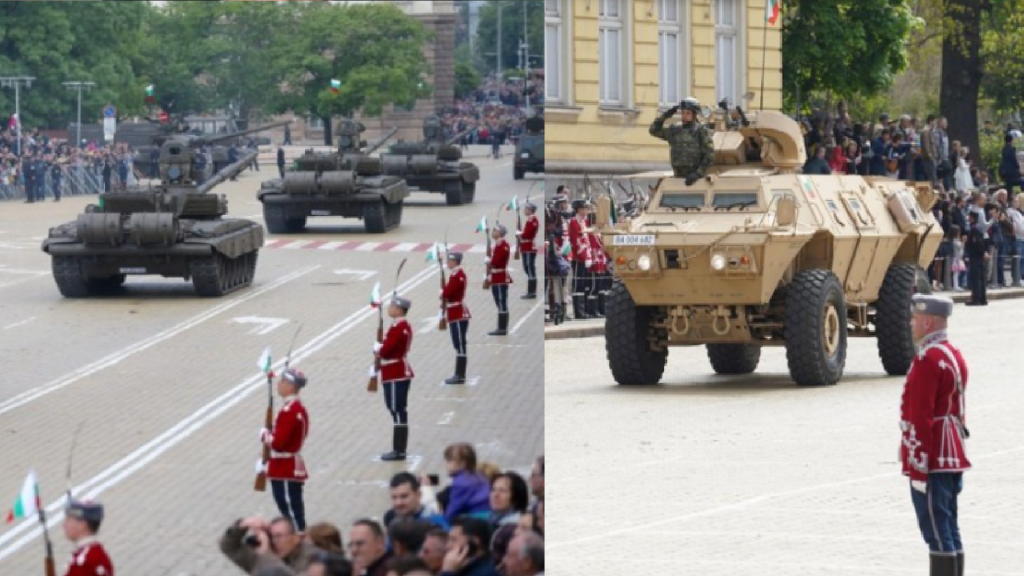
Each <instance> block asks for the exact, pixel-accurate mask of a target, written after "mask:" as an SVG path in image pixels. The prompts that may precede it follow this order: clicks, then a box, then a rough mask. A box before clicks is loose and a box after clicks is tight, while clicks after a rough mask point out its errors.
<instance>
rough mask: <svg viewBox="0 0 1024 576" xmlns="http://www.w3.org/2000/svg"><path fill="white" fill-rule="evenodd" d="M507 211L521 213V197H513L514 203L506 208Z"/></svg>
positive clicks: (510, 203)
mask: <svg viewBox="0 0 1024 576" xmlns="http://www.w3.org/2000/svg"><path fill="white" fill-rule="evenodd" d="M505 210H506V211H512V212H518V211H519V195H518V194H516V195H515V196H513V197H512V201H511V202H509V203H508V206H505Z"/></svg>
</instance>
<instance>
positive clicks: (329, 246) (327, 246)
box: [317, 242, 345, 250]
mask: <svg viewBox="0 0 1024 576" xmlns="http://www.w3.org/2000/svg"><path fill="white" fill-rule="evenodd" d="M342 244H345V242H328V243H326V244H321V245H320V246H318V247H317V250H334V249H335V248H337V247H338V246H341V245H342Z"/></svg>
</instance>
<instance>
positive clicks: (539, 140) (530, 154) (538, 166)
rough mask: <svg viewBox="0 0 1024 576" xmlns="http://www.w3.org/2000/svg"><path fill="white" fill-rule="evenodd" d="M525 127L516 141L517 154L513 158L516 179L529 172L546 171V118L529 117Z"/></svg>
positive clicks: (513, 170)
mask: <svg viewBox="0 0 1024 576" xmlns="http://www.w3.org/2000/svg"><path fill="white" fill-rule="evenodd" d="M524 127H525V128H526V131H524V132H523V133H522V134H521V135H520V136H519V140H518V141H516V155H515V158H514V159H513V160H512V177H513V178H514V179H516V180H522V179H523V176H524V175H525V174H526V173H527V172H533V173H535V174H543V173H544V118H542V117H540V116H535V117H533V118H529V119H527V120H526V122H525V125H524Z"/></svg>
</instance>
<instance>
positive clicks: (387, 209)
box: [257, 120, 409, 234]
mask: <svg viewBox="0 0 1024 576" xmlns="http://www.w3.org/2000/svg"><path fill="white" fill-rule="evenodd" d="M363 130H365V128H364V127H363V125H362V124H360V123H359V122H356V121H354V120H342V121H341V122H340V123H339V124H338V131H337V134H338V142H339V145H338V151H337V152H330V153H323V152H313V151H312V150H308V151H306V153H305V154H303V155H302V156H301V157H300V158H298V159H297V160H296V161H295V166H294V167H293V168H292V169H290V170H288V171H287V172H285V173H284V178H274V179H273V180H268V181H266V182H264V183H263V184H261V185H260V191H259V193H258V194H257V197H258V198H259V201H260V202H262V203H263V219H264V222H266V224H267V228H268V229H269V230H270V232H271V233H273V234H281V233H286V232H301V231H302V230H303V229H304V228H305V227H306V219H307V218H308V217H309V216H343V217H346V218H362V220H363V223H364V224H365V226H366V231H367V232H369V233H382V232H387V231H388V230H391V229H393V228H396V227H398V225H399V224H401V223H402V203H403V202H404V201H405V199H406V198H407V197H408V196H409V188H408V187H407V186H406V185H405V181H404V180H402V179H401V178H398V177H395V176H386V175H383V174H381V170H382V166H381V160H380V159H379V158H373V157H371V156H370V154H372V153H373V152H374V151H375V150H377V149H378V148H380V147H381V146H383V145H384V143H385V142H387V140H388V139H389V138H391V136H393V135H394V134H395V132H397V131H398V128H392V129H391V131H390V132H388V133H387V134H386V135H385V136H384V137H383V138H382V139H381V140H379V141H378V142H376V143H375V144H374V145H373V146H370V147H369V148H367V149H366V150H365V151H360V146H362V145H365V144H366V142H363V141H361V140H360V133H361V132H362V131H363Z"/></svg>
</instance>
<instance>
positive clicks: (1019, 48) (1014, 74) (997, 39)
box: [981, 0, 1024, 112]
mask: <svg viewBox="0 0 1024 576" xmlns="http://www.w3.org/2000/svg"><path fill="white" fill-rule="evenodd" d="M983 24H984V27H983V29H982V48H981V57H982V59H983V61H984V62H985V66H984V68H985V75H984V76H983V77H982V85H981V87H982V90H983V91H984V93H985V95H986V96H987V97H989V98H991V99H992V101H993V104H994V106H995V108H996V109H997V110H999V111H1014V112H1015V111H1019V110H1021V109H1024V0H1005V1H1004V2H1001V3H999V4H998V5H997V6H995V7H994V10H993V12H992V14H991V15H990V17H989V18H988V19H987V20H986V21H983Z"/></svg>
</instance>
